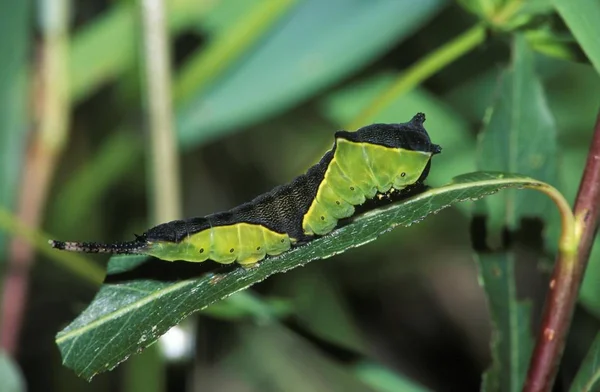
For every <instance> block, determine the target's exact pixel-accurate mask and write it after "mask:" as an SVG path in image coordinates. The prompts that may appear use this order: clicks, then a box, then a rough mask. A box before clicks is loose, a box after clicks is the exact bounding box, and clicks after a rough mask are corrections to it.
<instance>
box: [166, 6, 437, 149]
mask: <svg viewBox="0 0 600 392" xmlns="http://www.w3.org/2000/svg"><path fill="white" fill-rule="evenodd" d="M445 3H446V1H445V0H421V1H418V2H415V1H413V0H396V1H381V2H374V3H373V2H364V1H362V0H328V1H322V0H305V1H302V2H299V3H298V4H297V5H296V6H294V7H293V8H292V9H291V10H290V12H289V13H288V15H286V18H285V20H284V21H282V23H278V24H277V25H276V26H275V27H273V28H272V29H271V30H270V32H269V34H268V35H267V36H265V37H264V38H263V39H262V40H261V41H260V42H259V43H258V44H257V45H256V46H255V47H254V48H253V49H252V50H251V51H250V53H248V55H247V56H243V57H242V58H240V60H239V61H238V62H237V63H236V64H234V65H233V66H232V68H231V69H230V70H229V71H228V72H227V73H225V74H224V75H222V77H221V78H219V79H218V80H215V81H213V82H212V84H211V88H210V89H209V91H206V92H205V93H199V94H197V95H196V96H194V98H192V99H191V100H190V101H189V102H188V103H187V104H185V105H183V106H182V107H180V108H178V113H177V130H178V133H179V141H180V143H181V145H182V146H184V147H192V146H195V145H197V144H198V143H204V142H206V141H208V140H209V139H211V138H214V137H216V136H221V135H224V133H226V132H232V131H233V130H234V129H235V128H236V127H239V126H240V125H242V124H243V125H248V124H249V123H251V122H254V121H257V120H259V119H264V118H265V117H267V116H269V115H273V114H275V113H278V112H281V111H283V110H285V109H287V108H289V107H291V106H293V105H295V104H297V103H298V102H301V101H302V100H304V99H306V98H308V97H310V96H312V95H314V94H315V93H317V92H318V91H321V90H323V89H325V88H327V87H328V86H331V85H332V84H333V83H335V82H337V81H339V80H341V79H342V78H343V77H345V76H347V75H348V74H350V73H351V72H353V71H356V70H358V69H359V68H360V67H362V66H364V65H365V64H367V63H369V62H372V61H373V60H374V59H375V58H376V57H377V56H379V55H380V54H381V53H382V52H384V51H385V50H387V49H388V48H389V47H390V45H392V44H393V43H395V42H398V41H400V40H401V39H402V38H404V37H407V36H408V35H409V34H411V33H412V32H413V31H415V30H416V29H417V28H418V27H419V26H420V25H421V24H423V23H424V22H425V21H426V20H428V19H429V18H430V17H432V16H433V15H434V14H435V13H436V12H437V11H439V10H440V9H441V8H442V6H443V5H444V4H445ZM399 18H400V19H401V21H399ZM300 37H301V38H300Z"/></svg>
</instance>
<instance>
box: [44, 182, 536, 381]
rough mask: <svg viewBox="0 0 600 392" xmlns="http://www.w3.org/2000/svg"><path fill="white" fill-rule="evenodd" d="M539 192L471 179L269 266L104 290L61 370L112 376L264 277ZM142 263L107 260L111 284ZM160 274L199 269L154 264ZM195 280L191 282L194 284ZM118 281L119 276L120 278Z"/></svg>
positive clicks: (360, 220)
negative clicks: (453, 212)
mask: <svg viewBox="0 0 600 392" xmlns="http://www.w3.org/2000/svg"><path fill="white" fill-rule="evenodd" d="M523 186H532V187H543V186H544V185H543V184H542V183H539V182H537V181H536V180H533V179H530V178H528V177H522V176H519V175H509V174H502V173H471V174H465V175H462V176H459V177H456V178H455V179H454V180H453V182H451V183H450V184H448V185H447V186H445V187H442V188H437V189H431V190H428V191H426V192H424V193H422V194H420V195H418V196H415V197H413V198H411V199H407V200H405V201H403V202H401V203H395V204H392V205H389V206H387V207H384V208H379V209H376V210H373V211H370V212H368V213H365V214H363V215H360V216H358V217H356V218H355V219H354V220H353V221H352V222H351V223H349V224H348V225H346V226H344V227H341V228H339V229H338V230H335V231H334V232H332V233H330V234H329V235H327V236H324V237H322V238H319V239H316V240H314V241H312V242H310V243H309V244H307V245H304V246H301V247H298V248H295V249H292V250H290V251H289V252H286V253H284V254H282V255H280V256H277V257H272V258H268V259H266V260H264V261H262V262H261V263H260V264H259V265H258V266H256V267H255V268H252V269H249V270H246V269H244V268H241V267H238V268H234V269H233V270H231V271H229V272H227V267H225V269H224V271H223V272H220V273H219V272H217V273H213V274H208V275H206V274H204V275H202V276H200V277H195V278H192V279H187V280H178V281H176V282H169V281H165V278H164V277H165V272H164V271H163V272H162V273H161V274H160V275H161V277H162V279H161V280H154V279H152V278H149V277H145V278H140V279H137V280H135V279H133V278H130V279H128V280H123V279H121V281H120V282H116V283H109V284H104V285H103V286H102V287H101V288H100V291H99V293H98V294H97V295H96V297H95V299H94V301H93V302H92V303H91V304H90V306H89V307H88V308H87V309H86V310H85V311H84V312H83V313H82V314H81V315H80V316H79V317H77V318H76V319H75V320H74V321H73V322H72V323H71V324H70V325H69V326H67V327H66V328H65V329H64V330H62V331H61V332H59V333H58V335H57V337H56V342H57V344H58V346H59V349H60V351H61V353H62V356H63V362H64V363H65V364H66V365H67V366H68V367H70V368H72V369H73V370H75V372H76V373H77V374H78V375H80V376H82V377H85V378H87V379H90V378H92V377H93V376H94V375H95V374H97V373H99V372H103V371H106V370H109V369H112V368H114V367H115V366H116V365H117V364H118V363H119V362H121V361H123V360H125V359H127V357H129V356H130V355H131V354H133V353H135V352H138V351H139V350H142V349H143V348H144V347H147V346H148V345H149V344H151V343H153V342H155V341H156V340H157V339H158V338H159V337H160V336H161V335H163V334H164V333H165V332H166V331H168V330H169V328H171V327H172V326H174V325H176V324H177V323H179V322H180V321H181V320H183V319H184V318H185V317H187V316H188V315H190V314H191V313H193V312H195V311H197V310H200V309H203V308H205V307H206V306H208V305H210V304H212V303H214V302H216V301H218V300H220V299H223V298H224V297H227V296H229V295H231V294H233V293H235V292H237V291H239V290H243V289H244V288H247V287H248V286H250V285H252V284H254V283H257V282H260V281H262V280H264V279H265V278H267V277H268V276H270V275H272V274H274V273H278V272H285V271H288V270H290V269H292V268H295V267H298V266H302V265H305V264H306V263H308V262H310V261H312V260H316V259H324V258H328V257H331V256H334V255H336V254H339V253H341V252H344V251H346V250H348V249H351V248H354V247H357V246H361V245H364V244H366V243H368V242H371V241H373V240H375V239H376V238H377V237H378V236H379V235H381V234H383V233H385V232H388V231H390V230H392V229H393V228H394V227H396V226H400V225H404V226H410V225H411V224H413V223H417V222H419V221H421V220H423V219H424V218H425V217H426V216H428V215H430V214H432V213H437V212H439V211H440V210H442V209H444V208H446V207H449V206H451V205H452V204H455V203H457V202H460V201H464V200H471V199H477V198H481V197H483V196H485V195H488V194H491V193H494V192H497V191H498V190H500V189H503V188H507V187H523ZM145 262H146V258H145V257H143V256H142V257H139V256H133V257H113V258H111V261H110V262H109V265H108V274H109V275H113V276H114V277H116V276H118V275H119V274H124V273H127V272H129V273H130V274H131V273H135V269H136V268H137V267H140V266H141V265H142V264H144V263H145ZM156 262H158V263H159V265H161V267H162V268H164V269H172V270H174V271H176V270H177V268H178V267H183V266H186V267H190V268H191V267H194V266H196V267H201V265H200V266H199V265H190V263H165V262H160V261H158V260H157V261H156ZM198 275H200V272H198V274H195V275H194V276H198ZM121 276H122V275H121Z"/></svg>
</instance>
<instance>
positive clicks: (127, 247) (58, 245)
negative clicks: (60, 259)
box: [48, 237, 148, 254]
mask: <svg viewBox="0 0 600 392" xmlns="http://www.w3.org/2000/svg"><path fill="white" fill-rule="evenodd" d="M48 243H49V244H50V246H52V247H53V248H55V249H60V250H66V251H69V252H83V253H111V254H139V253H143V252H144V250H146V249H147V247H148V245H147V243H146V241H143V240H142V239H141V238H140V237H138V239H137V240H135V241H130V242H117V243H113V244H100V243H97V242H64V241H55V240H49V241H48Z"/></svg>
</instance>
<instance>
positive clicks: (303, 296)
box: [209, 268, 367, 354]
mask: <svg viewBox="0 0 600 392" xmlns="http://www.w3.org/2000/svg"><path fill="white" fill-rule="evenodd" d="M280 284H281V285H282V286H284V287H283V290H282V291H283V292H284V293H288V296H289V297H290V300H291V301H292V302H293V303H294V313H295V316H296V317H297V319H298V320H299V322H300V324H301V325H302V326H303V327H304V328H306V329H308V330H309V331H310V332H311V333H313V334H314V335H316V336H318V337H319V338H322V339H324V340H326V341H328V342H333V343H335V344H338V345H340V346H341V347H345V348H349V349H351V350H353V351H355V352H358V353H362V354H366V353H367V346H366V345H365V342H364V340H363V337H362V336H361V333H360V329H359V328H358V326H357V325H356V322H355V320H354V319H353V318H352V315H351V314H350V312H349V307H348V303H347V302H346V301H344V296H343V294H342V293H340V292H339V290H338V287H337V284H336V281H335V280H333V279H328V277H327V276H326V275H325V274H324V272H323V271H320V270H318V269H315V268H311V269H310V271H307V270H306V269H303V270H299V271H296V272H295V273H294V274H293V276H289V275H288V276H285V278H284V279H283V280H282V283H280ZM209 309H210V308H209Z"/></svg>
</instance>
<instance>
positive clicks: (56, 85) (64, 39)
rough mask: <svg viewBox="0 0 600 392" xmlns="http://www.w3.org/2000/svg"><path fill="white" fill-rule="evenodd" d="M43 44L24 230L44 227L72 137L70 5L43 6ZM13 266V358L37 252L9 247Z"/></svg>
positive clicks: (5, 330)
mask: <svg viewBox="0 0 600 392" xmlns="http://www.w3.org/2000/svg"><path fill="white" fill-rule="evenodd" d="M39 4H40V8H39V13H40V20H41V23H40V25H41V26H40V27H41V34H42V40H41V45H40V51H39V53H40V61H39V63H38V64H39V65H38V67H37V70H36V71H37V77H38V79H39V80H38V85H37V86H36V87H37V91H36V95H35V96H34V99H36V101H35V102H34V103H35V104H36V105H32V106H36V109H37V113H35V114H36V117H37V120H38V124H39V126H38V128H37V129H36V131H37V132H36V133H35V134H34V136H33V137H32V138H31V142H30V143H29V145H28V147H27V154H26V156H25V161H24V162H23V174H22V182H21V186H20V195H19V201H18V207H17V215H18V220H19V221H21V222H22V223H23V224H24V225H25V226H27V227H31V228H37V227H39V226H40V223H41V220H42V218H43V212H44V209H45V204H46V199H47V193H48V188H49V185H50V183H51V181H52V177H53V175H54V171H55V168H56V164H57V162H58V159H59V157H60V155H61V153H62V149H63V146H64V144H65V141H66V139H67V136H68V133H67V132H68V126H69V108H70V107H69V100H68V79H69V78H68V70H67V62H68V19H69V18H68V15H69V9H70V7H69V6H70V1H69V0H57V1H49V2H41V3H39ZM9 254H10V256H9V260H10V264H9V266H8V270H7V273H6V281H5V284H4V287H3V295H2V308H1V312H2V314H1V315H0V319H2V324H1V329H0V347H2V348H3V349H5V350H6V351H7V352H8V353H9V354H14V353H15V351H16V350H17V346H18V341H19V334H20V330H21V323H22V318H23V313H24V310H25V306H26V303H27V292H28V287H29V270H30V269H31V265H32V263H33V256H34V250H33V248H32V247H31V246H30V244H29V243H28V242H27V241H25V240H24V239H22V238H19V237H15V238H14V239H13V240H12V241H11V243H10V250H9Z"/></svg>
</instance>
